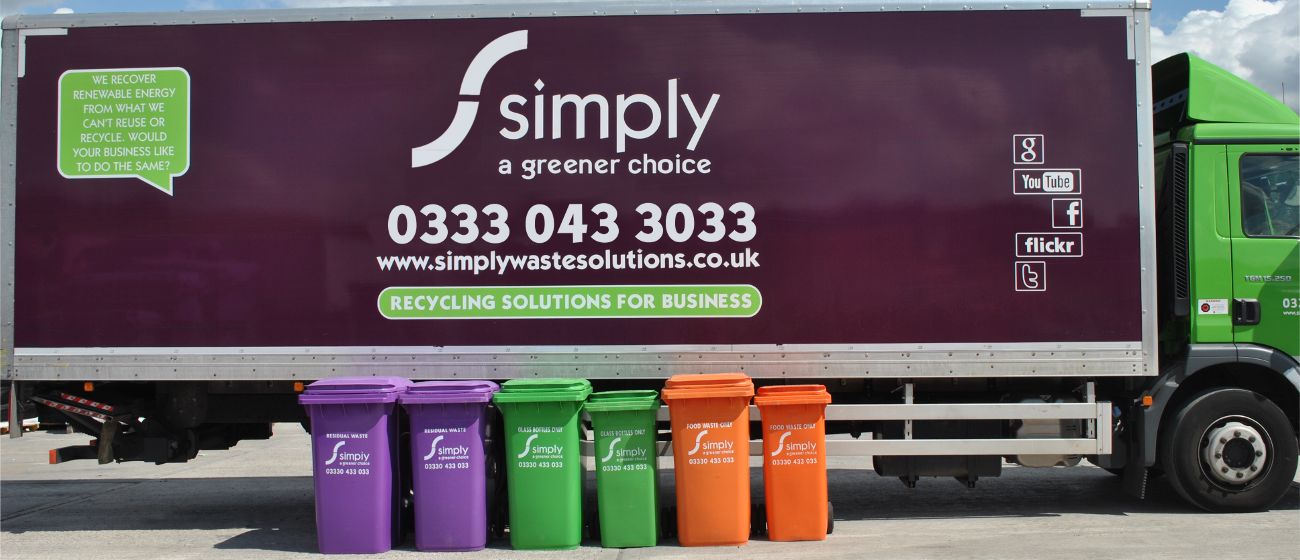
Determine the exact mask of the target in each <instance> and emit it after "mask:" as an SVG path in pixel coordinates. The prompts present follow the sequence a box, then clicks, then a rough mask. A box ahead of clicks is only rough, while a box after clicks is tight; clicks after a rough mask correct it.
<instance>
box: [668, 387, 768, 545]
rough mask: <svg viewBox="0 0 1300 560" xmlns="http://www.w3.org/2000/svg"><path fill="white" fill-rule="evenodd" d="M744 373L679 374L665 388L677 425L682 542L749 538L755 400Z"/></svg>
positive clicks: (721, 542)
mask: <svg viewBox="0 0 1300 560" xmlns="http://www.w3.org/2000/svg"><path fill="white" fill-rule="evenodd" d="M753 396H754V382H753V381H752V380H750V378H749V377H748V376H746V375H744V374H740V373H721V374H702V375H674V376H673V377H671V378H670V379H669V380H668V383H667V385H665V387H664V391H663V401H664V403H665V404H667V405H668V412H669V415H670V416H671V419H672V430H673V466H674V470H675V473H676V477H677V540H678V542H680V543H681V544H682V546H719V545H737V544H742V543H744V542H746V541H748V540H749V400H750V398H751V397H753Z"/></svg>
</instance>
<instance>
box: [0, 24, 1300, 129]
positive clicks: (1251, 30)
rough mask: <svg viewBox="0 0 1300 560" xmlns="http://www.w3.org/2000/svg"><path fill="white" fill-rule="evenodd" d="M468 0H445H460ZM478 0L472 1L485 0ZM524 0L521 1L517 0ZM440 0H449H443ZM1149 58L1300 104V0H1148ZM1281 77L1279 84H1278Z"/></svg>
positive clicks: (1297, 105) (1296, 106) (1289, 103)
mask: <svg viewBox="0 0 1300 560" xmlns="http://www.w3.org/2000/svg"><path fill="white" fill-rule="evenodd" d="M469 1H472V0H451V2H456V3H466V2H469ZM492 1H493V0H477V1H475V2H474V3H490V2H492ZM516 1H519V2H526V1H527V0H516ZM436 3H439V2H437V1H431V0H0V16H5V15H9V14H13V13H29V14H48V13H54V12H56V11H59V10H72V11H74V12H77V13H90V12H122V11H135V12H138V11H176V10H214V9H262V8H297V7H327V6H334V7H337V6H362V5H364V6H373V5H383V4H436ZM443 3H449V2H447V1H445V0H444V2H443ZM1151 13H1152V15H1151V21H1152V29H1151V47H1152V50H1153V51H1154V54H1155V56H1154V59H1155V60H1160V59H1163V58H1165V57H1167V56H1169V55H1172V54H1176V53H1180V52H1184V51H1190V52H1192V53H1195V54H1196V55H1198V56H1200V57H1202V58H1204V59H1206V60H1208V61H1210V62H1213V63H1215V64H1217V65H1219V66H1222V67H1223V68H1226V69H1228V70H1230V71H1232V72H1233V73H1235V74H1237V75H1238V76H1241V77H1243V78H1245V79H1247V80H1249V81H1250V82H1252V83H1254V84H1255V85H1257V86H1259V87H1260V88H1262V89H1264V90H1265V91H1267V92H1269V93H1271V94H1273V95H1274V96H1275V97H1278V98H1279V99H1281V98H1282V97H1283V90H1284V88H1285V93H1286V94H1285V98H1286V99H1285V100H1286V102H1287V105H1290V106H1291V108H1293V109H1297V110H1300V0H1271V1H1270V0H1153V2H1152V9H1151ZM1284 84H1285V86H1284Z"/></svg>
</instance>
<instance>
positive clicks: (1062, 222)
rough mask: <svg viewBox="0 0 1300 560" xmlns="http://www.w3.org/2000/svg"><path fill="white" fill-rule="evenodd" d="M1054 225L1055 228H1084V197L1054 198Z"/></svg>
mask: <svg viewBox="0 0 1300 560" xmlns="http://www.w3.org/2000/svg"><path fill="white" fill-rule="evenodd" d="M1052 227H1053V228H1055V229H1082V228H1083V199H1082V198H1053V199H1052Z"/></svg>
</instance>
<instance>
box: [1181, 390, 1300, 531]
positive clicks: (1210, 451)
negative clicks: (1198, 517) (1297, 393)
mask: <svg viewBox="0 0 1300 560" xmlns="http://www.w3.org/2000/svg"><path fill="white" fill-rule="evenodd" d="M1296 447H1297V442H1296V435H1295V431H1294V430H1293V429H1292V427H1291V422H1290V421H1289V420H1288V419H1287V417H1286V415H1285V414H1283V413H1282V411H1281V409H1279V408H1278V407H1277V405H1275V404H1273V401H1270V400H1268V399H1266V398H1264V397H1263V396H1262V395H1260V394H1258V393H1255V392H1254V391H1247V390H1245V389H1212V390H1209V391H1206V392H1204V393H1201V394H1199V395H1196V396H1195V397H1192V399H1191V400H1190V401H1189V402H1187V403H1186V404H1184V405H1183V407H1182V408H1181V409H1180V410H1178V412H1177V413H1176V414H1175V415H1174V417H1173V418H1171V419H1170V422H1169V425H1168V426H1166V427H1165V428H1164V429H1162V430H1161V434H1160V449H1161V453H1162V455H1163V456H1162V458H1161V461H1162V463H1161V464H1162V466H1163V467H1164V471H1165V473H1167V474H1168V475H1169V484H1170V485H1171V486H1173V487H1174V490H1175V491H1176V492H1178V494H1179V495H1180V496H1182V497H1183V499H1185V500H1187V501H1188V502H1190V503H1191V504H1193V505H1195V506H1196V507H1199V508H1201V509H1204V510H1207V511H1213V512H1238V511H1259V510H1263V509H1267V508H1268V507H1269V506H1271V505H1273V504H1274V503H1277V501H1278V500H1280V499H1281V498H1282V496H1284V495H1285V494H1286V491H1287V489H1288V488H1289V487H1290V486H1291V478H1292V476H1293V475H1294V474H1295V472H1296V453H1297V450H1296Z"/></svg>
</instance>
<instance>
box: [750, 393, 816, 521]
mask: <svg viewBox="0 0 1300 560" xmlns="http://www.w3.org/2000/svg"><path fill="white" fill-rule="evenodd" d="M830 402H831V394H830V393H829V392H827V391H826V386H824V385H777V386H772V387H760V388H759V389H758V396H756V397H754V404H756V405H758V411H759V416H760V417H762V419H763V492H764V494H765V495H766V497H767V504H766V511H767V536H768V538H769V539H771V540H774V541H820V540H825V539H826V533H827V530H828V525H829V516H830V511H829V510H830V502H829V501H828V500H827V496H826V449H825V447H826V405H827V404H830Z"/></svg>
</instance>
